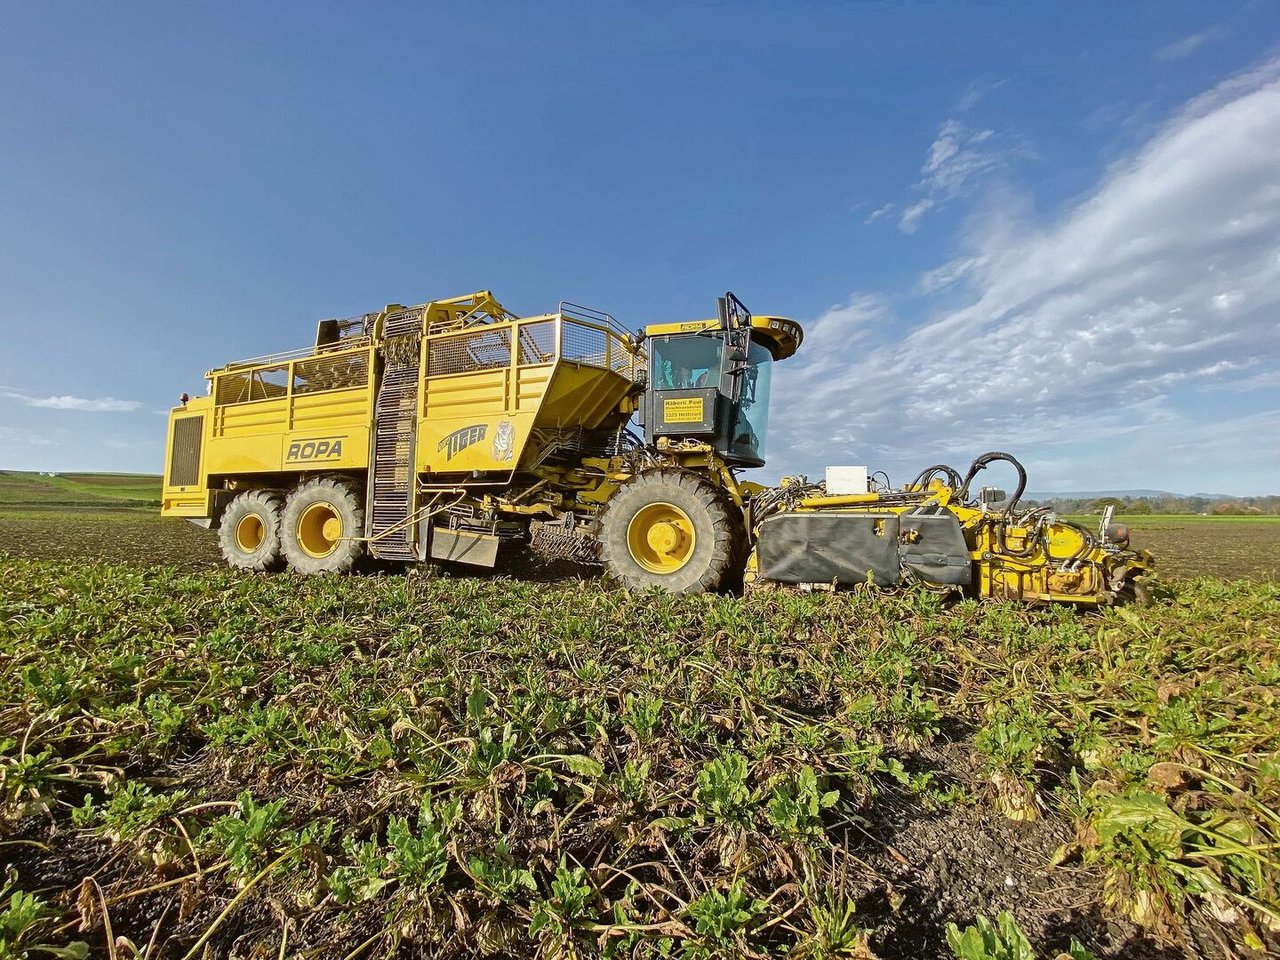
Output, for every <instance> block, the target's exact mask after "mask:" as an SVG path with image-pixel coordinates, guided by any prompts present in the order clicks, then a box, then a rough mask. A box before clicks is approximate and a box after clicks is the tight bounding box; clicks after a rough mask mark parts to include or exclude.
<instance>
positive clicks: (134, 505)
mask: <svg viewBox="0 0 1280 960" xmlns="http://www.w3.org/2000/svg"><path fill="white" fill-rule="evenodd" d="M160 482H161V478H160V477H159V476H158V475H154V474H139V473H35V472H29V471H23V470H0V510H38V509H40V508H42V507H52V508H56V509H59V510H61V509H63V508H67V507H72V508H77V507H78V508H86V509H97V510H150V509H152V508H158V507H159V506H160Z"/></svg>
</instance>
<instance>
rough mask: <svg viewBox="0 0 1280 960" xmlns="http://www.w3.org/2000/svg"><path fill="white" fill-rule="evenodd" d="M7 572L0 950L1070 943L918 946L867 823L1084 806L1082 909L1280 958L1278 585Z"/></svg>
mask: <svg viewBox="0 0 1280 960" xmlns="http://www.w3.org/2000/svg"><path fill="white" fill-rule="evenodd" d="M0 576H2V577H3V582H4V584H5V586H4V590H3V595H2V599H0V622H2V625H0V666H2V667H3V676H4V677H5V683H4V685H3V686H2V687H0V804H2V808H0V830H2V831H3V834H2V835H0V855H2V856H3V857H4V858H5V859H6V860H8V861H10V862H12V863H13V865H14V870H13V873H12V876H11V879H10V880H9V881H7V883H8V886H7V887H6V894H5V895H6V897H8V898H11V899H12V898H15V897H16V898H17V899H14V900H12V903H11V904H10V905H9V907H8V909H9V910H10V914H9V915H11V916H14V917H17V918H18V919H14V920H12V921H4V922H10V924H11V926H13V927H14V929H15V930H17V933H11V932H9V927H4V928H3V929H4V930H5V931H6V932H5V933H4V934H3V936H6V937H8V938H9V939H7V940H5V941H4V942H3V944H2V945H0V956H11V955H12V956H23V955H24V952H25V953H30V955H32V956H35V955H37V953H36V952H32V951H38V949H44V948H45V947H49V948H51V949H62V950H66V951H69V952H66V953H64V954H63V955H66V956H73V955H77V953H79V952H82V951H83V949H84V948H81V947H79V946H76V945H75V944H76V943H77V942H79V941H84V942H86V943H89V944H90V945H95V946H94V949H95V950H98V951H108V950H114V951H116V955H117V956H126V955H137V956H144V955H145V956H158V955H164V956H178V957H181V956H184V955H186V956H189V957H195V956H201V955H203V954H204V952H205V951H209V953H210V955H216V956H221V955H232V954H238V955H246V956H247V955H249V954H250V950H251V948H253V949H258V948H261V949H265V950H266V952H267V953H268V954H270V955H276V956H298V957H347V958H355V957H359V956H369V957H373V956H388V955H392V954H394V953H396V951H400V952H401V953H402V954H403V955H406V956H409V955H423V956H472V955H476V954H477V953H479V954H484V955H491V956H534V955H539V956H547V957H551V956H556V957H585V956H606V957H668V956H680V957H761V956H793V957H805V958H815V960H816V958H830V957H851V956H852V957H857V956H861V957H870V956H874V955H880V956H892V955H910V952H911V951H912V950H913V949H918V948H919V942H920V941H919V938H921V937H922V938H924V941H926V943H927V948H926V949H927V952H935V953H942V952H946V951H947V950H948V949H950V950H952V951H953V952H955V953H957V954H959V955H962V956H983V955H992V956H1005V955H1009V956H1023V955H1028V954H1030V952H1031V951H1032V949H1033V947H1034V948H1036V949H1038V950H1042V952H1043V953H1044V954H1045V955H1052V954H1053V953H1054V952H1056V951H1057V950H1065V949H1067V947H1068V944H1067V943H1066V942H1062V941H1061V938H1060V939H1059V941H1057V942H1054V943H1047V942H1046V943H1036V942H1034V941H1035V939H1036V936H1039V935H1041V934H1040V933H1039V932H1038V931H1040V930H1041V929H1042V928H1039V927H1035V928H1034V930H1033V931H1032V932H1033V935H1030V936H1029V935H1027V934H1024V932H1023V931H1022V930H1021V929H1019V927H1018V923H1017V920H1022V921H1023V922H1024V923H1029V924H1033V925H1034V922H1035V915H1034V912H1033V911H1031V910H1030V909H1029V908H1028V909H1027V911H1026V912H1023V913H1022V914H1021V915H1020V916H1018V917H1017V918H1016V919H1015V917H1014V916H1012V915H1010V916H1001V917H1000V918H999V921H998V923H997V924H996V925H994V926H993V925H992V924H991V923H990V922H988V921H986V920H985V919H982V920H979V918H978V917H976V916H963V915H958V916H951V915H947V916H945V917H944V918H943V919H946V920H952V921H955V922H956V924H957V925H956V926H953V927H952V932H951V933H950V934H948V933H947V932H946V930H944V925H943V923H942V922H941V921H940V920H938V919H935V920H934V921H933V924H934V925H933V926H932V927H928V926H927V924H926V925H925V926H924V927H922V928H921V929H918V930H917V931H916V936H917V940H916V941H911V940H910V939H909V938H908V939H904V937H905V934H904V933H903V931H904V929H905V927H904V924H906V923H907V921H906V920H904V919H903V918H904V917H909V916H914V917H917V918H918V917H920V916H922V915H925V914H927V913H928V911H927V910H924V909H922V908H921V907H920V905H919V904H917V903H914V902H913V900H912V897H913V896H914V897H917V898H918V897H919V896H920V893H919V891H916V892H915V893H913V892H912V890H911V889H910V888H909V887H908V888H905V889H903V888H901V886H900V885H899V886H898V887H895V886H894V885H893V883H891V882H890V881H889V880H888V879H887V878H886V877H885V876H884V875H881V874H880V873H879V872H878V868H876V866H875V864H876V863H880V862H885V858H886V857H887V856H888V854H887V853H886V850H888V848H889V847H891V846H892V844H891V843H888V844H886V843H885V842H884V841H885V839H886V838H885V836H884V834H883V831H878V830H877V828H876V824H877V823H880V824H883V823H886V822H889V821H891V820H894V819H908V818H939V819H941V818H945V817H948V816H956V814H954V813H953V811H956V810H960V811H963V810H967V809H970V808H971V807H972V805H977V806H978V807H979V808H981V809H983V810H985V809H988V808H990V809H992V810H994V811H998V812H999V813H1000V814H1002V815H1004V816H1007V817H1010V818H1013V819H1014V820H1015V821H1018V822H1019V823H1020V824H1021V827H1020V828H1021V829H1031V828H1032V827H1033V826H1034V824H1035V823H1036V822H1037V821H1039V820H1043V819H1045V818H1050V819H1054V820H1056V821H1059V822H1061V824H1063V825H1064V827H1065V830H1063V831H1060V832H1067V833H1069V834H1071V835H1072V836H1074V839H1072V840H1070V841H1069V842H1067V843H1065V844H1063V845H1062V848H1061V849H1060V850H1059V851H1058V854H1057V856H1056V858H1055V860H1054V863H1055V864H1056V866H1057V868H1058V869H1061V870H1063V871H1068V872H1069V875H1070V876H1071V877H1072V878H1073V879H1072V883H1073V884H1074V888H1075V889H1077V890H1081V889H1082V890H1084V891H1085V894H1084V895H1083V898H1082V899H1081V901H1080V903H1079V904H1077V906H1078V907H1079V908H1080V909H1081V910H1082V911H1087V910H1092V909H1094V908H1097V909H1099V910H1102V911H1105V912H1106V913H1107V914H1108V915H1109V916H1111V917H1112V918H1113V919H1114V920H1115V921H1116V922H1117V923H1120V924H1127V925H1129V927H1128V928H1130V929H1132V930H1134V934H1133V942H1136V943H1141V942H1143V941H1144V939H1145V941H1146V942H1148V943H1151V944H1156V943H1160V942H1164V943H1177V942H1186V941H1187V940H1188V938H1191V937H1193V936H1198V935H1199V934H1198V933H1197V931H1203V930H1206V929H1209V930H1215V931H1218V933H1217V934H1216V935H1215V936H1217V938H1218V939H1219V940H1220V941H1221V942H1229V943H1233V944H1238V945H1243V946H1241V947H1240V948H1239V949H1241V950H1243V951H1246V952H1247V951H1249V950H1255V951H1258V952H1261V951H1264V950H1266V949H1268V948H1271V947H1274V946H1275V944H1276V930H1277V928H1278V927H1280V908H1278V907H1277V899H1278V898H1277V895H1276V882H1277V877H1278V876H1280V870H1278V869H1277V867H1278V866H1280V863H1278V859H1277V853H1276V851H1277V849H1278V847H1277V844H1278V843H1280V812H1278V811H1280V754H1278V753H1277V750H1278V748H1280V743H1278V742H1277V703H1280V699H1278V698H1277V690H1278V689H1280V658H1278V657H1277V653H1276V651H1277V647H1276V641H1277V626H1278V625H1280V603H1278V602H1277V599H1276V594H1275V589H1274V587H1273V586H1269V585H1266V584H1253V585H1250V584H1231V583H1225V582H1221V581H1212V580H1204V581H1197V582H1193V583H1185V584H1180V585H1178V586H1177V587H1176V588H1175V589H1165V590H1164V591H1163V592H1162V593H1161V594H1160V595H1159V596H1158V598H1157V602H1156V604H1155V605H1154V606H1152V607H1150V608H1146V609H1136V608H1131V609H1130V608H1126V609H1121V610H1118V611H1112V612H1107V613H1104V614H1100V615H1083V614H1079V613H1076V612H1072V611H1069V610H1062V609H1047V610H1026V609H1021V608H1016V607H1012V606H1006V605H1002V604H984V605H982V604H977V603H973V602H959V603H946V602H944V601H943V600H942V599H940V598H938V597H935V596H933V595H931V594H928V593H915V592H905V593H897V594H892V593H871V592H861V591H855V592H851V593H847V594H840V595H835V596H830V595H802V594H792V593H786V592H780V593H769V594H759V595H753V596H751V597H749V598H747V599H746V600H736V599H732V598H719V597H684V598H672V597H667V596H662V595H657V594H654V595H649V596H634V595H630V594H626V593H622V592H617V591H613V590H609V589H607V588H604V587H602V586H601V585H598V584H594V583H578V582H570V583H565V584H560V585H555V586H544V585H535V584H528V583H520V582H510V581H505V580H483V579H448V578H432V577H424V576H408V577H402V576H396V577H357V578H346V579H325V578H318V579H305V580H304V579H298V578H295V577H292V576H284V575H282V576H276V577H259V576H240V575H235V574H232V573H230V572H224V571H217V572H209V573H200V574H182V573H178V572H174V571H170V570H164V569H158V568H156V569H130V568H126V567H121V566H106V565H97V564H93V563H88V562H72V563H59V562H39V561H24V560H18V559H13V558H9V559H0ZM943 756H950V757H952V760H951V761H950V762H949V764H946V763H943V762H942V760H940V759H939V758H940V757H943ZM956 758H958V759H956ZM975 816H976V814H975ZM894 852H895V853H896V851H894ZM897 856H898V857H899V858H900V859H902V860H906V859H907V858H906V857H904V856H903V855H901V854H897ZM1046 861H1047V858H1046V857H1044V856H1043V855H1041V858H1040V860H1039V861H1037V862H1036V863H1034V864H1033V867H1034V868H1035V869H1040V868H1047V867H1049V866H1050V864H1049V863H1048V862H1046ZM908 866H910V864H908ZM36 904H38V907H37V906H34V905H36ZM1018 906H1019V909H1020V908H1021V905H1018ZM976 912H977V911H975V913H976ZM992 912H993V913H994V911H992ZM1016 913H1018V910H1015V914H1016ZM912 922H915V921H912ZM975 923H976V924H977V925H976V926H973V925H972V924H975ZM962 929H963V930H964V931H967V932H962ZM1081 929H1084V928H1083V927H1082V928H1081ZM1068 939H1069V938H1068ZM948 942H949V943H950V947H948ZM912 943H915V946H914V947H913V946H912ZM121 944H123V945H121ZM264 945H265V946H264ZM130 946H131V948H132V951H133V953H132V954H130V953H129V949H130ZM1095 947H1096V945H1094V944H1088V943H1086V944H1084V945H1083V946H1082V945H1079V944H1076V945H1074V946H1073V947H1072V949H1073V950H1078V951H1080V952H1079V953H1078V954H1077V955H1079V956H1084V955H1086V949H1094V948H1095ZM984 950H985V951H987V952H986V953H985V954H984V953H982V952H981V951H984ZM1001 951H1003V952H1001ZM104 955H105V954H104ZM255 955H256V954H255Z"/></svg>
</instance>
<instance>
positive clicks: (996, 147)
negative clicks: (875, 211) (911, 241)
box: [867, 117, 1024, 234]
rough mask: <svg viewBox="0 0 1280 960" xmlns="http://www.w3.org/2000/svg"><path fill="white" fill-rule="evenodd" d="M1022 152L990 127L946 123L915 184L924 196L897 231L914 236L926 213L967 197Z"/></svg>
mask: <svg viewBox="0 0 1280 960" xmlns="http://www.w3.org/2000/svg"><path fill="white" fill-rule="evenodd" d="M1023 152H1024V150H1023V148H1021V147H1019V146H1016V145H1013V144H1010V143H1009V142H1007V139H1005V138H1002V137H1000V136H998V135H997V134H996V132H995V131H994V130H992V129H990V128H986V127H984V128H982V129H979V130H974V129H972V128H971V127H969V126H968V125H967V124H965V123H963V122H961V121H960V120H957V119H955V118H954V117H952V118H950V119H948V120H946V121H944V122H943V123H942V125H941V126H940V127H939V128H938V133H937V136H935V137H934V139H933V142H932V143H930V144H929V149H928V150H927V151H926V152H925V159H924V164H923V166H921V168H920V180H919V181H918V182H917V183H916V185H915V189H916V190H918V191H920V192H922V193H924V197H923V199H921V200H918V201H917V202H915V203H913V204H911V205H910V206H908V207H907V208H906V209H905V210H903V212H902V215H901V216H900V217H899V218H898V229H899V230H901V231H902V232H903V233H906V234H912V233H915V232H916V230H918V229H919V228H920V221H921V220H922V219H923V218H924V215H925V214H926V213H928V212H929V211H930V210H933V209H934V208H935V207H939V206H941V205H943V204H945V203H947V202H948V201H950V200H954V199H956V198H957V197H963V196H968V195H969V194H970V193H971V192H972V191H973V189H974V188H975V187H976V186H977V185H978V184H979V183H980V182H981V181H982V180H983V179H984V178H985V177H986V176H987V175H988V174H991V173H993V172H995V171H997V170H1000V169H1002V168H1004V167H1006V166H1008V165H1009V163H1010V162H1011V161H1012V160H1014V159H1015V158H1017V157H1018V156H1020V155H1021V154H1022V153H1023ZM867 222H870V221H869V220H868V221H867Z"/></svg>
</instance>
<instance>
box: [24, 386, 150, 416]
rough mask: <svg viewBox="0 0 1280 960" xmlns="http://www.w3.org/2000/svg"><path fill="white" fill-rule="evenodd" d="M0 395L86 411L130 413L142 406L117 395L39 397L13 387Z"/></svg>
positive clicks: (34, 404) (51, 407)
mask: <svg viewBox="0 0 1280 960" xmlns="http://www.w3.org/2000/svg"><path fill="white" fill-rule="evenodd" d="M0 396H3V397H6V398H8V399H10V400H18V401H20V402H22V403H25V404H26V405H27V406H29V407H41V408H44V409H46V410H79V411H82V412H85V413H129V412H131V411H133V410H137V409H139V408H140V407H141V406H142V404H141V403H139V402H138V401H137V400H117V399H116V398H115V397H95V398H89V397H73V396H71V395H70V394H59V395H56V396H51V397H37V396H32V395H31V394H29V393H26V392H25V391H22V390H14V389H11V388H5V389H3V390H2V391H0Z"/></svg>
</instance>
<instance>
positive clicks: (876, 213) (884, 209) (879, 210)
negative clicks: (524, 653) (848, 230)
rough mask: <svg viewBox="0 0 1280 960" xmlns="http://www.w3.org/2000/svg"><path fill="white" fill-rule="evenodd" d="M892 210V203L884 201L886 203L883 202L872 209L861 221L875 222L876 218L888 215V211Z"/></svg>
mask: <svg viewBox="0 0 1280 960" xmlns="http://www.w3.org/2000/svg"><path fill="white" fill-rule="evenodd" d="M892 210H893V204H892V203H886V204H884V205H883V206H880V207H876V208H875V209H874V210H872V211H871V212H870V213H869V214H867V218H866V219H865V220H863V221H862V222H863V223H875V222H876V221H877V220H879V219H880V218H881V217H883V216H886V215H888V214H889V213H890V212H892Z"/></svg>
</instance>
